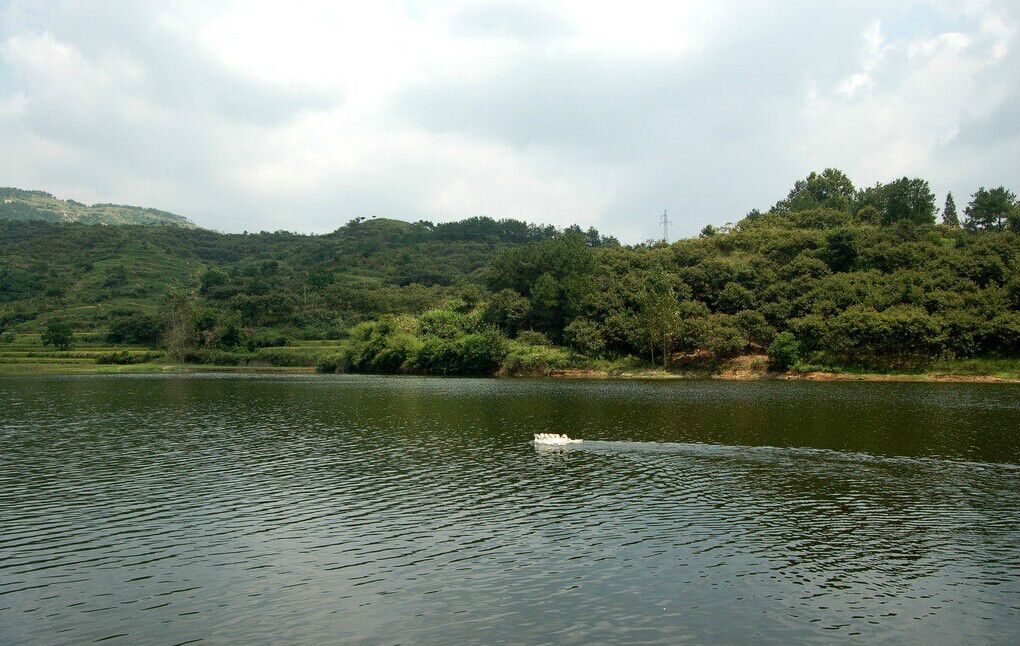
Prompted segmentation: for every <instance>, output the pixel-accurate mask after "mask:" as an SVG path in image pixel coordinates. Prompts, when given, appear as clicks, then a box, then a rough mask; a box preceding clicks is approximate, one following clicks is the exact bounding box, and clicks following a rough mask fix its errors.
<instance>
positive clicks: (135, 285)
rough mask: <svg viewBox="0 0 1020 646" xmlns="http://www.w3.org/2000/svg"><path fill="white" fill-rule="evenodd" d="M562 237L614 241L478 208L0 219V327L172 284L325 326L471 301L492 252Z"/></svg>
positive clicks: (300, 327) (246, 311)
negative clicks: (91, 220)
mask: <svg viewBox="0 0 1020 646" xmlns="http://www.w3.org/2000/svg"><path fill="white" fill-rule="evenodd" d="M568 235H569V236H577V237H578V238H579V239H582V240H584V244H586V245H590V246H592V247H600V246H609V245H616V244H618V243H617V241H616V240H615V239H614V238H611V237H603V236H601V235H600V234H599V233H598V232H597V231H595V230H594V229H589V230H588V231H586V232H584V231H581V230H580V229H579V228H577V227H573V228H570V229H568V230H566V231H562V230H558V229H556V228H555V227H552V226H536V225H531V224H527V223H524V222H520V221H516V220H499V221H497V220H493V219H490V218H485V217H478V218H470V219H467V220H464V221H461V222H450V223H442V224H436V225H434V224H432V223H430V222H416V223H409V222H402V221H399V220H390V219H383V218H379V219H365V218H355V219H353V220H351V221H349V222H348V223H347V224H346V225H345V226H343V227H341V228H339V229H338V230H336V231H334V232H332V233H329V234H325V235H299V234H295V233H288V232H275V233H268V232H263V233H255V234H224V233H218V232H215V231H210V230H206V229H195V228H192V229H188V228H181V227H152V226H105V227H104V226H99V227H97V226H83V225H80V224H59V223H50V222H42V221H11V220H0V331H3V330H11V329H15V330H17V331H38V330H39V329H41V326H43V325H45V324H46V323H47V322H48V321H50V320H53V319H62V320H66V321H68V322H71V323H72V324H73V326H74V327H75V328H76V329H78V330H82V331H84V330H102V329H105V328H106V327H108V326H109V325H110V324H112V323H113V322H116V321H118V320H121V319H123V318H124V317H128V318H130V317H131V316H133V315H141V314H146V315H154V314H156V313H157V311H158V310H159V309H160V307H161V305H162V303H163V299H164V296H165V292H166V290H167V288H168V287H171V286H177V287H181V288H183V289H185V290H189V291H190V292H192V293H193V294H194V295H195V297H196V298H199V299H201V301H202V302H203V303H205V304H206V305H207V306H208V307H209V308H210V309H212V310H215V311H217V312H222V313H223V314H224V316H228V317H229V316H239V317H240V322H243V323H244V324H245V325H247V326H255V327H258V328H261V327H266V326H268V327H273V328H286V329H288V330H289V331H291V332H293V333H295V334H296V336H297V337H298V338H301V337H302V336H308V337H315V336H317V335H326V334H330V335H335V334H337V333H338V330H344V329H346V328H347V327H348V326H350V325H352V324H354V323H357V322H358V321H361V320H364V319H367V318H373V317H377V316H380V315H382V314H387V313H395V312H416V311H422V309H423V308H427V307H431V306H436V305H438V304H440V303H442V302H445V301H447V300H449V299H451V298H454V297H458V298H468V299H471V298H474V299H476V300H477V299H480V298H481V294H482V292H483V291H484V287H483V285H484V276H483V270H484V268H485V267H486V266H488V265H489V264H490V263H491V261H492V259H493V258H494V257H495V256H496V254H497V252H499V251H500V250H502V249H506V248H509V247H513V246H520V245H525V244H528V243H533V242H538V241H542V240H554V239H558V238H562V237H564V236H568Z"/></svg>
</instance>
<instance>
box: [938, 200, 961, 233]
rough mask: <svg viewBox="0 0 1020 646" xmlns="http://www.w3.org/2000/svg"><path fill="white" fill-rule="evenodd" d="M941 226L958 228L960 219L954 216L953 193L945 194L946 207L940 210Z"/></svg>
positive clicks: (954, 203)
mask: <svg viewBox="0 0 1020 646" xmlns="http://www.w3.org/2000/svg"><path fill="white" fill-rule="evenodd" d="M942 224H945V225H946V226H950V227H959V226H960V217H959V216H958V215H956V202H954V201H953V193H952V192H949V193H946V206H945V208H944V209H942Z"/></svg>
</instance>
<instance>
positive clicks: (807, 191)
mask: <svg viewBox="0 0 1020 646" xmlns="http://www.w3.org/2000/svg"><path fill="white" fill-rule="evenodd" d="M854 194H855V193H854V185H853V182H851V181H850V178H849V177H847V176H846V174H844V173H843V171H841V170H838V169H836V168H826V169H825V170H824V171H822V172H821V174H819V173H811V174H810V175H808V176H807V177H806V178H805V179H802V180H797V182H796V183H795V184H794V185H793V188H792V189H791V190H790V193H789V195H787V196H786V199H785V200H780V201H779V202H778V203H777V204H776V205H775V207H773V210H774V211H776V212H778V213H791V212H796V211H806V210H808V209H817V208H829V209H836V210H837V211H845V210H847V209H849V208H850V204H851V202H852V201H853V198H854Z"/></svg>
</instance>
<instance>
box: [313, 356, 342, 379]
mask: <svg viewBox="0 0 1020 646" xmlns="http://www.w3.org/2000/svg"><path fill="white" fill-rule="evenodd" d="M342 361H343V357H342V356H341V354H340V353H339V352H335V353H332V354H322V355H319V358H318V359H316V361H315V371H316V372H327V373H331V374H332V373H335V372H340V370H341V367H342V363H341V362H342Z"/></svg>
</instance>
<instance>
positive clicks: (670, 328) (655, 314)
mask: <svg viewBox="0 0 1020 646" xmlns="http://www.w3.org/2000/svg"><path fill="white" fill-rule="evenodd" d="M641 318H642V319H643V320H644V324H645V327H646V329H647V330H648V338H649V342H650V347H649V349H650V351H651V356H652V363H655V346H656V344H658V345H659V347H660V348H661V350H662V367H663V368H667V367H669V353H670V351H671V350H672V349H673V345H674V343H675V342H676V337H677V332H678V331H679V328H680V324H681V323H682V319H681V317H680V303H679V301H678V300H677V297H676V292H674V291H673V287H672V285H671V284H670V281H669V278H668V276H667V275H666V272H665V271H663V270H662V269H659V271H658V272H657V273H655V274H652V275H651V276H650V277H649V281H648V286H647V288H646V289H645V293H644V295H643V297H642V299H641Z"/></svg>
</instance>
